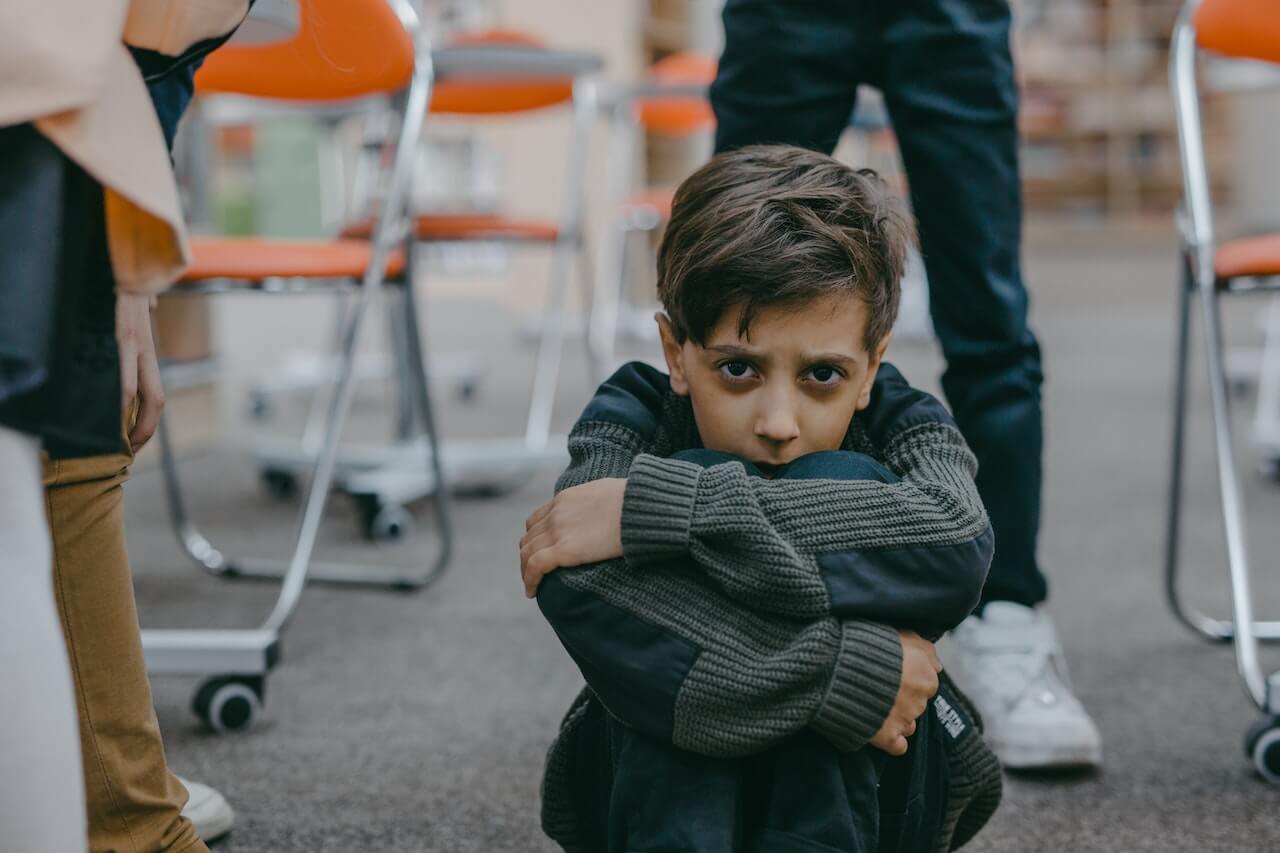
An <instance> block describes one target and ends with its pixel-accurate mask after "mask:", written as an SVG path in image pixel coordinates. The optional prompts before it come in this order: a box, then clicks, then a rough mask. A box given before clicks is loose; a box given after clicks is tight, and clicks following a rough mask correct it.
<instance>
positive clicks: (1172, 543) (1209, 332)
mask: <svg viewBox="0 0 1280 853" xmlns="http://www.w3.org/2000/svg"><path fill="white" fill-rule="evenodd" d="M1198 6H1199V0H1190V2H1188V3H1187V4H1186V5H1185V6H1184V7H1183V9H1182V12H1181V14H1180V15H1179V17H1178V21H1177V24H1176V25H1175V27H1174V32H1173V41H1172V47H1171V51H1170V65H1169V74H1170V82H1171V87H1172V90H1173V98H1174V111H1175V116H1176V119H1177V128H1178V142H1179V150H1180V153H1181V159H1182V174H1183V193H1184V198H1183V205H1182V208H1181V210H1180V212H1179V216H1178V221H1177V224H1178V231H1179V237H1180V253H1181V276H1182V277H1181V282H1180V286H1179V288H1178V314H1177V316H1178V333H1177V355H1176V359H1175V372H1174V383H1173V441H1172V460H1171V466H1170V470H1171V482H1170V487H1169V504H1168V516H1167V528H1166V540H1165V560H1164V566H1165V591H1166V596H1167V599H1168V603H1169V606H1170V608H1171V609H1172V611H1173V613H1174V615H1175V616H1176V617H1177V618H1178V620H1179V621H1181V622H1182V623H1183V624H1184V625H1186V626H1187V627H1188V628H1189V629H1191V630H1192V631H1193V632H1195V633H1196V634H1197V635H1199V636H1201V637H1203V638H1204V639H1206V640H1209V641H1212V642H1222V643H1226V642H1232V643H1234V647H1235V657H1236V665H1237V670H1238V672H1239V676H1240V679H1241V681H1242V682H1243V685H1244V688H1245V692H1246V694H1247V695H1248V696H1249V699H1250V700H1251V701H1252V702H1253V703H1254V704H1255V705H1256V706H1257V707H1258V708H1259V709H1261V710H1262V711H1263V712H1264V713H1267V714H1270V715H1277V714H1280V673H1271V674H1270V675H1268V674H1266V673H1264V672H1263V670H1262V667H1261V665H1260V663H1259V660H1258V647H1259V642H1260V641H1274V640H1278V639H1280V622H1275V621H1262V622H1260V621H1256V620H1255V619H1254V607H1253V593H1252V589H1251V585H1250V567H1249V554H1248V539H1247V536H1246V531H1245V519H1244V513H1243V501H1244V499H1243V495H1242V493H1241V488H1240V482H1239V479H1238V476H1237V472H1236V465H1235V447H1234V440H1233V437H1232V431H1231V413H1230V399H1229V393H1228V392H1229V387H1228V378H1227V374H1226V369H1225V364H1224V356H1223V334H1222V322H1221V315H1220V310H1219V298H1220V297H1222V296H1224V295H1233V294H1240V293H1258V292H1265V291H1280V280H1277V279H1275V278H1269V279H1239V278H1233V279H1220V278H1218V276H1217V274H1216V272H1215V267H1214V260H1215V242H1214V232H1213V210H1212V205H1211V199H1210V190H1209V178H1208V173H1207V169H1206V165H1205V156H1204V142H1203V134H1202V129H1201V122H1200V104H1199V90H1198V87H1197V82H1196V58H1197V53H1198V44H1197V36H1196V30H1195V25H1194V20H1193V17H1194V14H1195V11H1196V8H1197V7H1198ZM1194 303H1198V304H1199V307H1200V315H1201V321H1202V324H1203V334H1204V340H1205V349H1206V361H1207V367H1208V373H1209V377H1208V378H1209V397H1210V411H1211V413H1212V418H1213V433H1214V454H1215V458H1216V461H1217V469H1218V489H1219V496H1220V500H1221V508H1222V519H1223V525H1224V528H1225V534H1226V536H1225V538H1226V556H1227V567H1228V570H1229V575H1230V580H1231V604H1232V614H1231V618H1229V619H1219V618H1214V617H1210V616H1208V615H1206V614H1204V613H1203V612H1201V611H1200V610H1198V609H1196V608H1195V607H1194V606H1192V605H1190V604H1188V603H1187V602H1185V601H1184V600H1183V596H1182V594H1181V592H1180V590H1179V584H1178V573H1179V560H1178V558H1179V544H1180V535H1179V534H1180V521H1181V516H1182V492H1183V483H1182V474H1183V457H1184V450H1185V437H1186V436H1185V422H1186V417H1187V385H1188V376H1187V371H1188V363H1189V360H1190V343H1191V341H1190V336H1191V314H1192V311H1193V305H1194ZM1242 626H1244V627H1243V628H1242Z"/></svg>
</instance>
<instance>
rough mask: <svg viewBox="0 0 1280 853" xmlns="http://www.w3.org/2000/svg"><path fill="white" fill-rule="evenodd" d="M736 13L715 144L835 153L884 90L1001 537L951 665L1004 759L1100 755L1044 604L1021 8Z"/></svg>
mask: <svg viewBox="0 0 1280 853" xmlns="http://www.w3.org/2000/svg"><path fill="white" fill-rule="evenodd" d="M723 19H724V33H725V47H724V52H723V55H722V56H721V59H720V66H719V71H718V73H717V76H716V79H715V82H714V83H713V84H712V87H711V104H712V107H713V109H714V111H715V115H716V120H717V130H716V150H717V152H719V151H725V150H728V149H732V148H738V147H741V146H744V145H752V144H756V143H789V144H793V145H802V146H805V147H808V148H813V149H817V150H819V151H823V152H826V153H830V152H831V151H833V150H834V148H835V146H836V143H837V141H838V139H839V137H840V134H841V132H842V131H843V130H844V128H845V127H846V126H847V124H848V121H849V118H850V116H851V114H852V112H853V108H854V105H855V101H856V96H857V89H858V86H859V85H860V84H863V83H865V84H869V85H872V86H875V87H877V88H878V89H880V90H881V91H882V92H883V93H884V99H885V104H886V106H887V108H888V111H889V115H890V118H891V119H892V122H893V127H894V131H895V133H896V135H897V138H898V144H899V147H900V150H901V153H902V159H903V163H904V165H905V168H906V172H907V178H908V181H909V184H910V190H911V202H912V207H913V209H914V212H915V216H916V219H917V222H918V225H919V230H920V241H921V248H922V250H923V254H924V261H925V268H926V271H927V273H928V279H929V292H930V312H931V314H932V318H933V325H934V329H935V331H936V333H937V336H938V339H939V341H940V343H941V346H942V352H943V355H944V357H945V358H946V370H945V372H944V374H943V377H942V387H943V391H944V393H945V394H946V398H947V401H948V403H949V404H950V406H951V408H952V410H953V412H954V415H955V418H956V421H957V423H958V425H959V427H960V430H961V432H962V433H963V435H964V437H965V439H966V440H967V441H968V443H969V445H970V446H971V447H972V448H973V450H974V453H975V454H976V455H977V457H978V463H979V466H978V477H977V485H978V489H979V492H980V493H981V495H982V499H983V502H984V503H985V505H986V508H987V511H988V513H989V515H990V518H991V523H992V526H993V528H994V530H995V536H996V547H995V557H994V561H993V563H992V566H991V572H990V575H989V576H988V579H987V584H986V587H985V589H984V590H983V595H982V601H981V603H980V604H979V607H978V609H977V610H976V611H975V613H974V614H973V616H972V617H970V618H969V619H968V620H966V621H965V622H964V623H963V624H961V625H960V626H959V627H958V628H956V630H955V631H954V632H953V634H952V637H953V640H954V643H953V649H954V651H955V653H956V654H955V655H954V657H953V659H952V660H950V661H949V664H950V665H951V667H952V668H953V669H954V670H955V672H956V674H957V677H958V679H959V680H960V681H961V683H962V684H963V685H964V687H965V689H966V690H967V691H969V693H970V695H971V696H972V698H973V700H974V703H975V704H976V705H977V706H978V709H979V710H980V711H981V713H982V715H983V717H984V718H985V720H986V722H987V737H988V738H989V740H990V741H991V744H992V747H993V749H994V750H995V752H996V754H997V755H998V756H999V758H1000V760H1001V762H1002V763H1003V764H1004V765H1005V766H1006V767H1010V768H1043V767H1062V766H1096V765H1098V764H1100V763H1101V760H1102V744H1101V737H1100V735H1099V733H1098V729H1097V727H1096V726H1095V725H1094V723H1093V721H1092V719H1091V718H1090V717H1089V714H1088V712H1087V711H1086V710H1085V709H1084V707H1083V705H1081V703H1080V702H1079V700H1078V699H1077V698H1076V697H1075V695H1074V694H1073V692H1072V690H1071V688H1070V686H1069V682H1068V679H1067V673H1066V666H1065V663H1064V661H1063V659H1062V651H1061V647H1060V644H1059V642H1058V638H1057V633H1056V630H1055V628H1054V626H1053V623H1052V622H1051V621H1050V619H1049V617H1048V615H1047V614H1046V613H1045V612H1044V610H1043V607H1042V605H1043V604H1044V602H1045V600H1046V598H1047V596H1048V586H1047V584H1046V581H1045V577H1044V574H1043V573H1042V572H1041V569H1040V566H1039V563H1038V562H1037V555H1036V542H1037V536H1038V533H1039V527H1040V498H1041V479H1042V469H1041V457H1042V442H1043V423H1042V413H1041V399H1040V386H1041V382H1042V379H1043V375H1042V371H1041V359H1040V347H1039V344H1038V342H1037V340H1036V337H1035V335H1034V334H1033V333H1032V331H1031V329H1030V327H1029V326H1028V323H1027V292H1026V289H1025V287H1024V285H1023V281H1022V272H1021V259H1020V251H1021V228H1022V197H1021V185H1020V180H1019V174H1018V152H1017V144H1018V129H1017V106H1018V103H1017V102H1018V94H1017V85H1016V81H1015V78H1014V66H1013V58H1012V55H1011V53H1010V49H1009V35H1010V23H1011V14H1010V10H1009V5H1008V2H1007V0H909V2H903V3H875V2H871V0H796V2H791V3H776V2H771V0H727V2H726V3H725V7H724V13H723Z"/></svg>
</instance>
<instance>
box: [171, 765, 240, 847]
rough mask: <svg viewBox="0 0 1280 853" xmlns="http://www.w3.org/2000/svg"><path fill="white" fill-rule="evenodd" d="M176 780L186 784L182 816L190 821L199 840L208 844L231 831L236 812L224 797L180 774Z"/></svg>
mask: <svg viewBox="0 0 1280 853" xmlns="http://www.w3.org/2000/svg"><path fill="white" fill-rule="evenodd" d="M178 781H179V782H181V783H182V784H183V785H185V786H186V788H187V795H188V796H187V804H186V805H185V806H184V807H183V809H182V816H183V817H185V818H186V819H187V820H189V821H191V825H192V826H193V827H195V830H196V835H198V836H200V840H201V841H203V842H204V843H206V844H208V843H209V842H210V841H215V840H217V839H219V838H221V837H222V836H224V835H226V834H227V833H228V832H230V831H231V827H232V826H234V825H235V822H236V813H235V812H234V811H232V810H231V806H230V805H229V804H228V803H227V798H226V797H224V796H222V794H220V793H218V792H217V791H216V790H214V789H213V788H210V787H209V786H208V785H201V784H200V783H199V782H192V781H190V780H188V779H183V778H182V777H181V776H179V777H178Z"/></svg>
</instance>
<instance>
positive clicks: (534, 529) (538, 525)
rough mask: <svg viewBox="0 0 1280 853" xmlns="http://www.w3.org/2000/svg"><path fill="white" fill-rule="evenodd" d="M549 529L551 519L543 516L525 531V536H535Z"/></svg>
mask: <svg viewBox="0 0 1280 853" xmlns="http://www.w3.org/2000/svg"><path fill="white" fill-rule="evenodd" d="M550 529H551V518H550V517H549V516H543V517H542V518H540V519H538V520H537V521H535V522H533V523H532V524H530V525H529V526H528V527H527V528H526V529H525V533H524V535H525V536H537V535H539V534H541V533H545V532H546V531H548V530H550Z"/></svg>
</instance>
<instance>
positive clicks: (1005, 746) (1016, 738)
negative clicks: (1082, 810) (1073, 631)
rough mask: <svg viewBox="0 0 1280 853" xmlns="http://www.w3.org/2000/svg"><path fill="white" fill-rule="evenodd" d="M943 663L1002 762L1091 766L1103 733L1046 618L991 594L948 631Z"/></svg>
mask: <svg viewBox="0 0 1280 853" xmlns="http://www.w3.org/2000/svg"><path fill="white" fill-rule="evenodd" d="M950 640H951V642H950V643H949V646H950V649H946V648H945V647H944V649H943V651H944V652H947V654H946V659H945V661H944V662H945V663H946V664H947V668H948V669H950V670H951V672H952V673H953V674H954V675H955V678H956V681H957V682H958V683H959V684H960V687H961V688H962V689H963V690H964V691H965V693H967V694H968V695H969V697H970V698H972V699H973V703H974V705H976V706H977V708H978V712H979V713H980V714H981V715H982V718H983V722H984V723H985V734H986V738H987V743H988V744H990V746H991V748H992V750H994V751H995V753H996V756H997V757H998V758H999V759H1000V761H1001V763H1002V764H1004V766H1005V767H1010V768H1015V769H1030V768H1055V767H1096V766H1097V765H1099V764H1101V763H1102V738H1101V736H1100V735H1099V734H1098V727H1097V726H1095V725H1094V724H1093V720H1091V719H1089V714H1088V712H1087V711H1085V709H1084V706H1083V705H1081V704H1080V700H1078V699H1076V697H1075V696H1074V695H1073V694H1072V692H1071V687H1070V685H1069V683H1068V681H1067V669H1066V664H1065V663H1064V661H1063V659H1062V648H1061V646H1060V645H1059V644H1058V635H1057V632H1056V631H1054V628H1053V623H1052V622H1051V621H1049V617H1048V616H1047V615H1045V614H1044V613H1042V612H1040V611H1037V610H1034V609H1032V608H1030V607H1025V606H1023V605H1021V604H1014V603H1012V602H1008V601H993V602H991V603H989V604H988V605H987V606H986V607H985V608H984V609H983V612H982V616H981V618H980V617H978V616H970V617H969V618H968V619H966V620H965V621H964V622H962V623H961V624H960V625H959V626H958V627H957V628H956V629H955V630H954V631H953V632H952V633H951V637H950Z"/></svg>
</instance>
